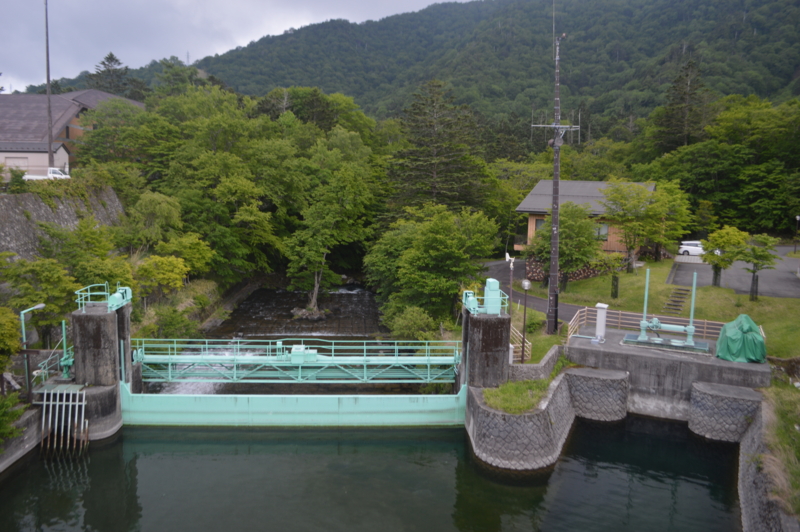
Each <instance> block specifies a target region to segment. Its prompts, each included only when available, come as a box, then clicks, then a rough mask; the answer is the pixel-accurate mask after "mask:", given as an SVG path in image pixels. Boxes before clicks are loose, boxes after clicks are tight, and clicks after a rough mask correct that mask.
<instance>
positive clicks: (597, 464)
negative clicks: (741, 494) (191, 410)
mask: <svg viewBox="0 0 800 532" xmlns="http://www.w3.org/2000/svg"><path fill="white" fill-rule="evenodd" d="M737 455H738V447H737V446H736V445H730V444H712V443H708V442H705V441H703V440H701V439H699V438H697V437H695V436H693V435H691V434H690V433H689V431H688V428H687V427H686V425H685V424H677V423H667V422H661V421H653V420H650V419H646V418H640V417H635V416H629V417H628V418H627V419H626V420H625V421H624V422H621V423H617V424H612V425H601V424H593V423H589V422H585V421H577V422H576V424H575V426H574V428H573V431H572V433H571V435H570V437H569V440H568V443H567V445H566V447H565V450H564V454H563V456H562V458H561V459H560V461H559V462H558V463H557V464H556V465H555V467H554V468H553V469H551V470H549V471H547V472H543V473H538V474H534V475H527V476H508V475H505V474H498V473H497V472H493V471H489V470H486V469H484V468H483V467H482V466H480V465H479V464H478V463H477V461H476V460H475V459H474V458H473V457H471V456H470V450H469V444H468V442H467V438H466V435H465V432H464V430H463V429H412V430H403V429H398V430H387V429H380V430H351V429H347V430H333V429H331V430H312V429H308V430H297V429H292V430H276V429H271V430H267V429H259V430H211V429H198V428H194V429H177V428H175V429H165V428H135V427H126V428H125V429H123V431H122V436H121V437H120V438H119V439H118V440H117V441H116V442H114V443H111V444H108V445H105V446H98V445H93V446H92V448H91V451H90V452H89V454H88V456H86V457H85V458H83V459H81V460H76V461H73V462H46V461H43V460H40V459H38V458H32V459H31V460H29V462H28V463H27V464H25V465H24V467H20V468H18V469H16V470H15V471H14V472H12V473H11V474H10V475H8V476H7V477H6V478H4V479H2V480H0V530H2V531H4V532H12V531H29V530H30V531H34V530H35V531H51V530H52V531H56V530H58V531H73V530H92V531H138V530H141V531H147V532H150V531H170V532H175V531H184V530H185V531H203V530H213V531H250V530H254V531H255V530H257V531H261V530H276V531H295V530H296V531H316V530H319V531H343V532H344V531H347V532H354V531H369V532H375V531H437V532H439V531H449V530H457V531H462V532H463V531H475V532H493V531H501V530H502V531H517V530H534V531H535V530H541V531H634V530H635V531H641V530H645V531H653V532H655V531H681V532H687V531H693V530H696V531H703V532H708V531H716V530H719V531H736V530H740V516H739V507H738V496H737V490H736V471H737V465H736V464H737Z"/></svg>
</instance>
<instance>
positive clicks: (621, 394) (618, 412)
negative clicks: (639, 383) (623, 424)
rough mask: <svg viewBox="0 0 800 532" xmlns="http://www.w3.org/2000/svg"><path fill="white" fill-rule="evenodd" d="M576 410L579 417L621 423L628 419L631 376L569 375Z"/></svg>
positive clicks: (603, 371) (583, 370) (589, 372)
mask: <svg viewBox="0 0 800 532" xmlns="http://www.w3.org/2000/svg"><path fill="white" fill-rule="evenodd" d="M565 376H566V378H567V382H568V383H569V393H570V397H571V398H572V407H573V408H574V409H575V415H576V416H578V417H582V418H586V419H593V420H595V421H619V420H620V419H625V416H627V415H628V374H627V373H626V372H624V371H611V370H607V369H587V368H574V369H569V370H567V371H566V373H565Z"/></svg>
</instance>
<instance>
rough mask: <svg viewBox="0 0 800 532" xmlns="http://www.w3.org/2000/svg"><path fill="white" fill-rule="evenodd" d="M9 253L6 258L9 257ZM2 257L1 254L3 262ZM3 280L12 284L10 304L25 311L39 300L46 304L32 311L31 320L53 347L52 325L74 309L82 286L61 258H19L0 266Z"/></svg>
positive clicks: (56, 323)
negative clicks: (61, 261)
mask: <svg viewBox="0 0 800 532" xmlns="http://www.w3.org/2000/svg"><path fill="white" fill-rule="evenodd" d="M8 258H9V257H8V254H6V260H7V259H8ZM2 260H3V257H0V261H2ZM0 280H2V282H6V283H8V284H9V286H10V288H11V292H12V294H11V296H10V297H9V301H8V302H9V305H10V306H11V307H13V308H14V309H18V310H24V309H26V308H30V307H32V306H34V305H38V304H39V303H44V304H45V307H44V308H43V309H41V310H37V311H35V312H32V313H31V314H30V316H31V317H30V322H31V324H32V325H33V326H34V327H37V328H38V329H39V330H40V331H41V333H42V337H43V339H44V341H45V344H46V345H47V347H48V348H49V347H50V337H51V331H52V329H53V327H55V326H56V325H58V324H60V323H61V320H62V319H64V317H65V315H67V314H68V313H70V312H72V311H73V310H75V308H76V306H75V291H76V290H78V289H79V288H80V286H79V285H78V283H76V282H75V279H74V278H73V277H72V276H70V275H69V273H68V272H67V270H66V268H64V267H63V266H62V265H61V264H59V263H58V261H56V260H54V259H39V260H36V261H28V260H25V259H20V260H17V261H15V262H5V264H2V265H0Z"/></svg>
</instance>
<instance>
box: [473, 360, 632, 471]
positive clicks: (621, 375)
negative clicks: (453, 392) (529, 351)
mask: <svg viewBox="0 0 800 532" xmlns="http://www.w3.org/2000/svg"><path fill="white" fill-rule="evenodd" d="M627 391H628V375H627V374H626V373H625V372H621V371H604V370H591V369H585V368H580V369H579V368H574V369H569V370H567V371H565V372H564V373H563V374H561V375H559V376H558V377H556V378H555V379H554V380H553V382H552V383H551V384H550V387H549V388H548V391H547V396H546V397H545V398H544V399H543V400H542V402H541V403H539V406H538V408H537V409H536V410H535V411H533V412H530V413H526V414H521V415H513V414H507V413H505V412H501V411H499V410H494V409H493V408H490V407H489V406H488V405H487V404H486V402H485V401H484V400H483V389H481V388H473V387H470V388H469V395H468V397H467V411H466V418H465V425H466V427H467V434H469V438H470V442H471V444H472V449H473V451H474V452H475V455H476V456H477V457H478V458H479V459H480V460H481V461H483V462H485V463H487V464H489V465H491V466H493V467H497V468H501V469H510V470H517V471H530V470H534V469H541V468H544V467H548V466H550V465H552V464H554V463H555V462H556V461H557V460H558V457H559V456H560V455H561V449H562V447H563V445H564V442H565V441H566V439H567V435H568V434H569V431H570V428H572V422H573V421H574V420H575V416H580V417H585V418H588V419H594V420H602V421H615V420H619V419H623V418H624V417H625V416H626V415H627V412H626V405H627V399H628V397H627Z"/></svg>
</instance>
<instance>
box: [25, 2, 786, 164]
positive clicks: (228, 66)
mask: <svg viewBox="0 0 800 532" xmlns="http://www.w3.org/2000/svg"><path fill="white" fill-rule="evenodd" d="M555 6H556V25H557V28H556V29H557V30H558V31H559V32H566V33H567V40H566V41H565V42H564V44H563V46H562V59H563V64H562V70H561V81H562V108H563V109H564V116H565V118H569V119H570V120H571V121H573V122H577V121H578V114H579V112H580V114H581V124H582V126H583V131H582V133H583V137H584V138H587V137H588V136H589V135H591V136H592V137H597V138H599V137H600V136H601V135H613V136H614V138H616V139H617V140H619V139H622V138H627V137H628V136H629V135H630V134H631V128H632V126H633V124H634V122H633V119H635V118H642V117H645V116H647V115H648V114H649V113H650V112H651V111H652V110H653V109H654V108H655V107H657V106H659V105H663V104H666V103H667V102H668V100H669V96H668V95H667V94H666V89H667V87H668V86H669V84H670V82H671V81H672V80H673V78H674V77H675V76H676V75H677V74H678V73H679V72H680V71H681V69H682V68H684V66H685V64H686V63H687V61H689V60H692V61H693V62H694V63H695V65H696V66H697V67H698V68H699V69H700V70H701V71H702V72H704V73H705V76H704V85H705V87H707V88H708V89H709V90H710V91H712V92H714V93H716V94H719V95H729V94H742V95H751V94H754V95H758V96H759V97H761V98H770V99H773V100H777V101H781V100H784V99H786V98H789V97H792V96H797V95H800V80H798V79H797V76H796V75H795V71H796V68H797V67H798V64H800V44H798V43H800V35H798V27H800V26H799V25H798V22H799V21H800V7H798V6H797V4H796V2H793V1H792V0H751V1H748V2H744V3H742V2H740V1H737V0H717V1H713V2H709V1H707V0H680V1H674V0H624V1H622V2H617V1H612V0H593V1H589V2H587V1H579V0H564V1H562V2H558V3H557V4H555ZM552 8H553V4H552V2H549V1H544V0H537V1H523V0H494V1H485V2H468V3H463V4H462V3H442V4H434V5H432V6H430V7H428V8H426V9H423V10H421V11H419V12H416V13H405V14H401V15H396V16H391V17H387V18H384V19H382V20H379V21H368V22H364V23H362V24H354V23H350V22H347V21H345V20H330V21H328V22H324V23H321V24H312V25H310V26H307V27H304V28H300V29H297V30H294V29H293V30H289V31H287V32H286V33H284V34H283V35H279V36H267V37H263V38H261V39H259V40H258V41H255V42H251V43H250V44H249V45H247V46H245V47H238V48H236V49H235V50H231V51H229V52H227V53H224V54H222V55H215V56H213V57H206V58H204V59H202V60H200V61H198V62H197V63H196V65H197V66H198V67H199V68H201V69H202V70H204V71H205V72H207V73H208V74H210V75H212V76H213V77H214V78H218V80H222V81H223V82H224V83H225V84H227V85H228V86H230V87H231V88H233V89H234V90H235V91H237V92H239V93H242V94H249V95H252V96H263V95H266V94H267V93H269V92H270V91H272V90H273V89H276V88H281V87H292V86H306V87H319V88H320V89H322V90H323V91H324V92H326V93H334V92H341V93H343V94H347V95H350V96H352V97H353V98H355V101H356V102H358V103H359V105H361V106H362V107H363V108H364V109H365V110H366V111H367V112H368V113H369V114H370V115H372V116H377V117H381V118H384V117H388V116H397V115H398V114H399V113H400V111H401V110H402V109H403V108H404V107H406V106H407V105H408V104H409V103H410V102H411V99H412V93H413V92H414V91H415V90H416V88H417V87H418V86H419V85H420V84H422V83H424V82H425V81H427V80H429V79H433V78H437V79H441V80H444V81H446V82H448V83H449V84H451V85H452V87H453V89H454V91H453V95H454V96H455V99H456V102H457V103H459V104H468V105H470V106H471V107H472V109H473V110H474V111H475V112H477V113H479V114H481V115H484V116H485V117H487V122H488V123H490V124H491V125H492V126H493V129H496V130H500V131H506V132H507V133H508V132H511V137H510V138H511V139H512V140H513V141H514V142H515V143H517V142H519V143H523V144H525V145H526V147H527V148H529V147H530V145H529V140H530V139H529V137H530V130H529V128H528V126H529V124H530V119H531V114H532V113H533V119H534V121H535V122H541V123H547V122H548V121H549V120H550V119H551V118H552V103H551V97H552V77H553V65H552V32H553V27H552V24H553V13H552ZM178 63H180V60H178V59H177V58H175V57H173V58H170V59H169V60H164V61H161V62H156V61H153V62H152V63H151V64H150V65H148V66H146V67H143V68H141V69H134V70H131V71H130V73H131V75H132V76H134V77H137V78H139V79H141V80H142V81H143V82H144V83H146V84H147V85H148V86H149V87H151V88H153V87H156V86H158V85H159V83H160V82H159V79H158V78H159V76H163V75H164V71H165V69H168V68H170V66H171V65H173V66H174V65H175V64H178ZM101 65H102V63H101ZM101 65H99V66H101ZM92 75H93V74H88V73H85V74H83V75H82V76H81V77H80V78H79V79H77V80H61V81H60V84H61V86H65V85H73V86H76V87H79V88H84V87H85V86H86V81H87V78H88V77H89V76H92ZM39 88H40V87H31V88H30V89H29V90H38V89H39ZM534 145H535V146H544V137H543V136H541V135H537V139H536V140H535V142H534Z"/></svg>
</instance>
